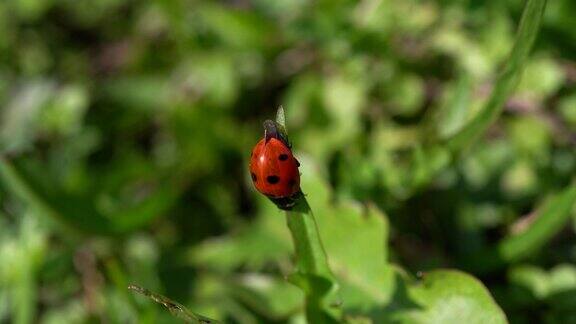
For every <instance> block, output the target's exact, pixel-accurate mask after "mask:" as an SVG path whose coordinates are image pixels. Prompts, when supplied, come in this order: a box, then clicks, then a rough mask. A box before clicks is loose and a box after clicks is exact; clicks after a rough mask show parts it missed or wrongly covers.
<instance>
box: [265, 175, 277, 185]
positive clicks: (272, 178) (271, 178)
mask: <svg viewBox="0 0 576 324" xmlns="http://www.w3.org/2000/svg"><path fill="white" fill-rule="evenodd" d="M266 181H268V183H269V184H277V183H278V182H279V181H280V177H278V176H275V175H271V176H267V177H266Z"/></svg>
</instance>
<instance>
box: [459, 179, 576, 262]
mask: <svg viewBox="0 0 576 324" xmlns="http://www.w3.org/2000/svg"><path fill="white" fill-rule="evenodd" d="M574 204H576V180H574V181H573V182H572V184H571V185H570V186H568V187H567V188H566V189H564V190H563V191H562V192H561V193H559V194H557V195H556V196H555V197H554V198H553V199H551V200H550V201H548V202H547V203H546V204H545V205H544V206H543V207H542V208H541V210H540V211H539V213H538V215H537V217H536V220H535V221H534V222H533V223H532V224H531V225H530V227H529V228H528V229H526V230H525V231H524V232H522V233H520V234H517V235H513V236H510V237H507V238H505V239H503V240H502V241H500V242H499V243H498V244H496V245H495V246H493V247H490V248H487V249H485V250H482V251H480V252H478V253H476V254H472V255H470V256H467V257H465V258H464V259H463V264H464V265H465V266H466V268H468V269H474V271H475V272H490V271H494V270H497V269H498V268H500V267H502V266H503V265H505V264H507V263H513V262H517V261H519V260H522V259H524V258H526V257H528V256H530V255H531V254H533V253H534V252H536V251H538V250H539V249H541V248H542V247H543V246H544V245H545V244H546V243H548V241H549V240H550V239H551V238H552V237H554V235H556V234H557V233H558V232H559V231H560V230H561V229H562V228H563V227H564V226H565V225H566V223H567V222H569V221H570V218H571V212H572V209H573V206H574Z"/></svg>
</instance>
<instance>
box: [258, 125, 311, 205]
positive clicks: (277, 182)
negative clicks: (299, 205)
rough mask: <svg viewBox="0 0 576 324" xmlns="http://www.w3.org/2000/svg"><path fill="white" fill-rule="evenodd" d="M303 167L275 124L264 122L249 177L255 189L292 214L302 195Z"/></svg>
mask: <svg viewBox="0 0 576 324" xmlns="http://www.w3.org/2000/svg"><path fill="white" fill-rule="evenodd" d="M299 166H300V164H299V163H298V161H297V160H296V158H295V157H294V155H292V150H291V149H290V146H289V143H288V140H287V139H286V137H285V136H283V134H281V133H280V132H279V131H278V126H277V125H276V123H274V122H273V121H270V120H267V121H265V122H264V138H263V139H262V140H260V141H259V142H258V143H257V144H256V146H255V147H254V149H253V150H252V156H251V158H250V176H251V178H252V182H253V183H254V186H255V187H256V189H257V190H258V191H259V192H261V193H262V194H264V195H266V196H267V197H268V198H270V200H272V201H273V202H274V203H275V204H276V205H277V206H278V207H279V208H280V209H284V210H290V209H291V208H292V207H293V206H294V205H295V203H296V201H297V198H298V197H299V196H300V195H301V193H302V192H301V190H300V172H299V171H298V167H299Z"/></svg>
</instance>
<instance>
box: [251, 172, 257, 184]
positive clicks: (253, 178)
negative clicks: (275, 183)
mask: <svg viewBox="0 0 576 324" xmlns="http://www.w3.org/2000/svg"><path fill="white" fill-rule="evenodd" d="M250 176H251V177H252V181H254V182H256V181H258V178H256V175H255V174H254V172H251V173H250Z"/></svg>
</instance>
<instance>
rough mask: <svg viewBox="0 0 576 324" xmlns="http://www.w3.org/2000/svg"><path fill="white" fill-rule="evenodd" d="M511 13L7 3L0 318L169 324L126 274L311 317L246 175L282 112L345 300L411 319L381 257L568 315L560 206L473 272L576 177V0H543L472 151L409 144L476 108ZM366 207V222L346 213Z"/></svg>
mask: <svg viewBox="0 0 576 324" xmlns="http://www.w3.org/2000/svg"><path fill="white" fill-rule="evenodd" d="M523 5H524V1H520V0H507V1H480V0H462V1H456V0H436V1H417V0H405V1H394V0H362V1H347V0H346V1H345V0H338V1H328V0H326V1H322V0H319V1H309V0H274V1H266V0H229V1H208V0H196V1H184V0H157V1H135V0H99V1H74V0H12V1H1V2H0V155H1V160H0V162H1V163H0V322H1V323H4V322H7V323H11V322H15V323H86V322H96V323H98V322H103V323H136V322H140V323H170V322H173V321H174V318H173V317H171V315H170V314H169V313H168V312H165V311H164V310H163V309H161V308H160V306H158V305H157V304H154V303H152V302H151V301H149V300H146V299H143V298H140V297H136V296H134V295H132V294H131V293H130V292H129V291H127V290H126V286H127V285H128V284H129V283H135V284H139V285H141V286H144V287H146V288H148V289H151V290H153V291H156V292H160V293H162V294H164V295H166V296H170V298H173V299H174V300H177V301H179V302H181V303H182V304H184V305H186V306H188V307H189V308H190V309H192V310H194V311H196V312H199V313H201V314H204V315H207V316H211V317H214V318H218V319H221V320H223V321H225V322H236V323H258V322H260V323H270V322H277V323H285V322H293V323H295V322H299V321H302V294H301V292H300V291H299V290H298V289H297V288H296V287H294V286H291V285H290V284H288V283H287V282H286V281H285V280H284V276H285V275H287V274H289V273H290V272H291V269H292V244H291V241H290V236H289V232H288V230H287V229H286V226H285V223H284V222H285V220H284V218H283V215H282V213H281V212H280V211H278V210H277V209H276V208H275V207H274V206H273V205H272V204H271V203H270V202H269V201H267V200H266V199H264V198H263V197H260V196H259V194H258V193H257V192H256V191H255V190H254V188H253V187H252V184H251V183H250V179H249V177H248V171H247V164H248V158H249V155H250V152H251V149H252V146H253V145H254V144H255V143H256V142H257V141H258V140H259V138H260V137H261V136H262V126H261V122H262V121H263V120H264V119H267V118H272V117H273V116H274V114H275V111H276V107H277V106H278V105H280V104H282V105H283V106H284V107H285V109H286V114H287V126H288V132H289V135H290V137H291V141H292V142H293V144H294V149H295V154H296V156H297V157H298V158H299V159H301V161H302V164H303V166H302V173H303V174H302V178H303V190H304V192H306V193H308V194H309V200H310V201H311V205H312V208H313V210H314V212H315V213H317V214H319V217H320V220H319V223H320V226H321V232H322V231H323V230H325V231H328V230H330V232H329V233H327V234H324V233H322V234H323V239H324V241H325V244H326V245H327V246H328V248H327V249H328V254H329V258H330V255H331V253H330V252H331V248H330V247H331V246H336V245H337V244H338V243H342V244H340V245H338V248H340V250H339V252H341V254H334V253H333V254H332V258H333V259H331V262H334V264H336V269H334V267H335V266H334V265H333V270H335V272H336V273H337V275H338V276H339V278H341V280H342V282H343V283H342V285H343V288H344V292H343V293H344V295H345V296H347V298H345V300H344V301H345V303H346V302H348V303H349V304H348V305H352V306H350V308H351V309H352V308H354V309H357V310H358V311H359V313H360V310H362V313H366V312H371V313H372V315H373V314H376V313H378V311H376V310H375V309H376V306H374V308H372V306H369V305H371V304H370V303H371V302H367V300H376V301H377V302H374V303H375V304H374V305H379V307H380V306H381V308H382V309H385V311H383V312H384V313H386V314H393V313H394V312H402V311H403V310H404V309H405V305H406V300H405V299H406V298H405V296H404V295H403V294H402V290H401V289H399V288H398V287H401V285H400V286H398V285H397V286H396V292H395V293H394V294H393V296H392V295H391V294H392V293H388V292H385V291H375V292H374V291H371V290H370V289H369V288H370V286H371V284H372V282H371V281H370V280H369V279H370V278H372V277H370V276H371V273H370V272H371V271H372V270H371V269H375V268H372V266H371V262H377V261H376V260H373V259H372V258H368V257H363V251H366V250H365V249H368V250H369V249H371V248H372V247H373V246H376V248H377V249H378V251H380V252H378V253H380V255H381V256H382V258H383V260H385V262H390V263H387V264H388V266H390V265H393V266H390V267H388V268H394V269H395V270H394V272H395V273H402V276H406V277H415V276H417V274H418V273H426V272H427V271H430V270H433V269H437V268H455V269H463V270H465V271H467V272H468V273H470V274H472V275H474V276H476V277H477V278H479V279H480V280H481V281H482V283H483V284H484V285H485V286H486V287H487V288H488V289H489V291H490V293H491V294H492V296H494V298H495V300H496V302H497V303H498V304H499V305H500V307H501V308H502V309H503V310H504V312H505V313H506V316H507V317H508V319H509V320H510V321H511V322H513V323H528V322H530V323H534V322H546V323H560V322H562V323H575V322H576V266H575V261H576V241H575V240H574V234H575V233H574V232H575V230H576V212H575V209H574V207H573V206H572V207H571V208H570V207H569V208H570V209H571V215H568V216H566V217H558V218H557V221H556V224H555V225H554V226H553V227H554V228H555V229H554V230H553V231H552V232H553V235H552V236H551V237H550V238H548V239H544V240H540V241H538V242H537V243H534V246H531V247H530V248H528V250H529V252H530V253H527V254H525V255H521V256H520V257H517V258H514V259H513V260H504V261H502V262H500V263H499V264H496V265H493V266H490V267H489V269H486V268H485V267H483V266H482V265H480V266H478V264H482V262H483V259H482V257H481V255H482V253H481V251H486V250H487V249H488V250H489V249H490V248H491V247H493V246H494V245H495V244H497V242H500V241H501V240H502V239H503V238H504V237H507V236H508V235H510V234H511V233H512V234H514V233H522V232H523V231H525V230H526V228H528V227H530V226H531V225H532V224H533V221H534V218H535V215H536V214H535V213H534V211H535V210H537V208H538V207H539V206H541V205H542V204H543V203H545V202H546V201H549V199H550V197H552V195H554V194H556V193H558V192H561V191H562V190H563V189H564V188H566V187H567V186H569V185H570V182H571V179H572V178H573V177H574V175H575V174H576V150H575V147H576V91H575V89H576V19H574V13H575V12H576V2H574V1H573V0H554V1H550V3H548V7H547V11H546V13H545V16H544V20H543V26H542V30H541V32H540V35H539V37H538V40H537V42H536V45H535V49H534V51H533V52H532V55H531V58H530V60H529V63H528V64H527V65H526V66H525V71H524V73H523V76H522V79H521V81H520V83H519V86H518V87H517V89H516V90H515V92H514V94H513V95H512V97H511V98H510V99H509V100H508V101H507V103H506V105H505V108H504V113H503V114H502V115H501V116H500V118H499V119H498V120H497V122H496V123H494V125H492V126H491V127H490V129H489V130H488V132H487V133H486V134H485V135H483V136H482V138H480V140H479V142H478V143H476V145H474V146H473V147H472V148H470V149H468V150H465V151H463V152H462V153H461V154H459V155H458V157H457V158H455V159H454V160H453V161H452V162H446V159H445V157H444V156H443V155H441V154H440V155H427V154H419V152H421V150H420V149H421V148H426V147H427V144H426V143H428V142H429V141H430V140H432V139H435V138H444V137H446V136H449V135H451V134H454V133H455V132H456V131H458V130H459V129H460V128H461V127H462V125H465V123H466V121H467V120H469V118H470V117H471V116H473V115H474V113H475V112H476V111H477V110H478V109H479V108H480V107H481V106H482V104H483V103H484V102H485V101H486V99H487V98H488V96H489V94H490V91H491V89H492V85H493V81H494V79H495V77H496V76H497V74H498V72H499V71H500V68H501V66H502V65H501V64H502V63H503V62H505V61H506V57H507V54H508V53H509V52H510V50H511V47H512V44H513V42H514V38H515V31H516V28H517V25H518V21H519V18H520V14H521V12H522V8H523ZM442 107H450V109H442ZM569 206H570V204H569ZM366 212H369V213H376V216H372V218H370V219H372V220H375V222H376V224H377V225H376V227H374V226H365V225H366V224H362V225H358V224H356V223H353V224H349V223H346V222H345V221H344V220H347V219H349V218H350V217H364V216H363V215H365V214H366ZM322 215H325V216H322ZM327 217H331V219H330V220H328V221H326V219H327ZM354 219H355V220H358V219H360V218H354ZM356 225H358V226H356ZM536 225H538V226H540V224H539V223H537V224H536ZM544 225H545V224H543V226H544ZM330 226H331V227H330ZM326 228H328V229H326ZM375 228H376V229H375ZM361 238H365V240H364V241H362V239H361ZM372 239H374V240H372ZM378 242H384V245H383V246H381V245H382V244H378ZM520 244H531V243H520ZM339 255H341V256H342V258H341V259H339ZM476 255H480V256H479V257H475V256H476ZM355 257H356V259H355ZM474 258H476V259H474ZM338 261H341V263H337V262H338ZM356 265H358V266H356ZM374 267H376V265H374ZM401 269H403V270H401ZM386 287H388V286H386ZM390 289H392V288H390ZM368 295H370V296H369V298H368V297H367V296H368ZM364 308H369V309H370V310H369V311H367V310H366V309H364ZM379 316H380V317H379ZM386 316H388V315H385V316H384V317H382V316H381V314H380V315H374V316H372V317H373V318H377V319H378V318H379V319H380V320H376V322H379V321H384V320H385V319H388V320H390V318H387V317H386Z"/></svg>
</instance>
